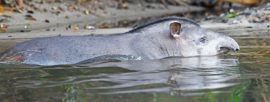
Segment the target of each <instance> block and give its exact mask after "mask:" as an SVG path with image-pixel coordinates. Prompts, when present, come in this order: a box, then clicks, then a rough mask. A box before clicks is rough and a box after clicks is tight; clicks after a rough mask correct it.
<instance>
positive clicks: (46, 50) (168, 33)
mask: <svg viewBox="0 0 270 102" xmlns="http://www.w3.org/2000/svg"><path fill="white" fill-rule="evenodd" d="M239 49H240V48H239V45H238V44H237V42H236V41H235V40H234V39H232V38H231V37H229V36H226V35H224V34H220V33H216V32H213V31H209V30H206V29H203V28H201V27H200V25H198V24H197V23H194V22H193V21H191V20H189V19H186V18H180V17H166V18H162V19H158V20H155V21H152V22H149V23H146V24H143V25H140V26H138V27H135V28H134V29H133V30H131V31H128V32H126V33H119V34H111V35H94V36H93V35H88V36H55V37H47V38H36V39H33V40H30V41H26V42H23V43H20V44H18V45H16V46H15V47H13V48H10V49H9V50H7V51H5V52H4V53H2V54H1V56H0V60H1V61H3V62H8V63H23V64H33V65H63V64H76V63H79V62H85V61H87V62H89V61H100V60H114V59H115V60H144V59H161V58H166V57H174V56H180V57H191V56H212V55H217V54H221V53H225V52H228V51H238V50H239Z"/></svg>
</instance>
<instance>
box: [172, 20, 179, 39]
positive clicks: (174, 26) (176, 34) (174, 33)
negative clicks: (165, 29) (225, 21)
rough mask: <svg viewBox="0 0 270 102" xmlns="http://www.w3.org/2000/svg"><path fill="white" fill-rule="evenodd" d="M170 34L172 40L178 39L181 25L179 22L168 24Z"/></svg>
mask: <svg viewBox="0 0 270 102" xmlns="http://www.w3.org/2000/svg"><path fill="white" fill-rule="evenodd" d="M170 33H171V36H172V37H173V38H179V37H180V33H181V24H180V23H179V22H172V23H171V24H170Z"/></svg>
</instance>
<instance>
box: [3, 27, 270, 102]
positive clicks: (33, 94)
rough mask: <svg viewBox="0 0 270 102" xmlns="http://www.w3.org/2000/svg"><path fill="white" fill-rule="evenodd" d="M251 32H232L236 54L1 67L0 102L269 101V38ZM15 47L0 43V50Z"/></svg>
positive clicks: (5, 65) (269, 34) (268, 35)
mask: <svg viewBox="0 0 270 102" xmlns="http://www.w3.org/2000/svg"><path fill="white" fill-rule="evenodd" d="M251 33H252V34H242V33H230V34H232V35H231V36H233V37H234V38H235V39H236V40H237V41H238V42H239V43H240V45H241V52H239V53H238V54H228V55H220V56H212V57H192V58H167V59H161V60H147V61H126V62H110V63H94V64H85V65H66V66H50V67H41V66H29V65H9V64H1V65H0V101H1V102H269V101H270V98H269V96H270V89H269V88H270V69H269V68H270V67H269V65H270V46H269V45H270V33H268V32H267V31H266V32H259V33H253V32H251ZM2 42H6V43H7V44H4V43H2ZM10 42H14V41H10ZM14 44H15V43H8V42H7V41H1V47H2V48H1V50H4V49H6V47H8V46H10V45H14Z"/></svg>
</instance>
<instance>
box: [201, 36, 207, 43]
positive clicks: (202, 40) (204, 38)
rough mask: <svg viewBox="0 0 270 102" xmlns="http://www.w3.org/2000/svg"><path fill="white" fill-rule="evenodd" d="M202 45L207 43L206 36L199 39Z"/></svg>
mask: <svg viewBox="0 0 270 102" xmlns="http://www.w3.org/2000/svg"><path fill="white" fill-rule="evenodd" d="M199 41H200V42H201V43H205V42H206V41H207V39H206V36H203V37H201V38H200V39H199Z"/></svg>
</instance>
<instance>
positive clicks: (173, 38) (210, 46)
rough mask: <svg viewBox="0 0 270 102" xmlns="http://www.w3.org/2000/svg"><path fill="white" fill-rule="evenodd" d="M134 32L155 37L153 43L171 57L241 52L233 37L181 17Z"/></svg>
mask: <svg viewBox="0 0 270 102" xmlns="http://www.w3.org/2000/svg"><path fill="white" fill-rule="evenodd" d="M133 31H139V32H143V33H145V35H147V34H150V33H151V34H152V35H154V36H152V37H151V38H153V39H150V40H153V41H151V42H155V43H158V44H160V47H162V48H161V49H164V50H167V52H168V54H169V55H170V56H171V55H173V56H175V55H179V56H210V55H217V54H220V53H226V52H229V51H238V50H240V48H239V45H238V44H237V42H236V41H235V40H234V39H232V38H231V37H229V36H227V35H223V34H220V33H216V32H213V31H209V30H205V29H202V28H201V27H200V26H199V25H198V24H196V23H194V22H193V21H191V20H188V19H184V18H179V17H168V18H163V19H160V20H157V21H154V22H151V23H148V24H145V25H143V26H140V27H137V28H135V30H133ZM131 32H132V31H131ZM148 36H149V35H148ZM146 37H147V36H146Z"/></svg>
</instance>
